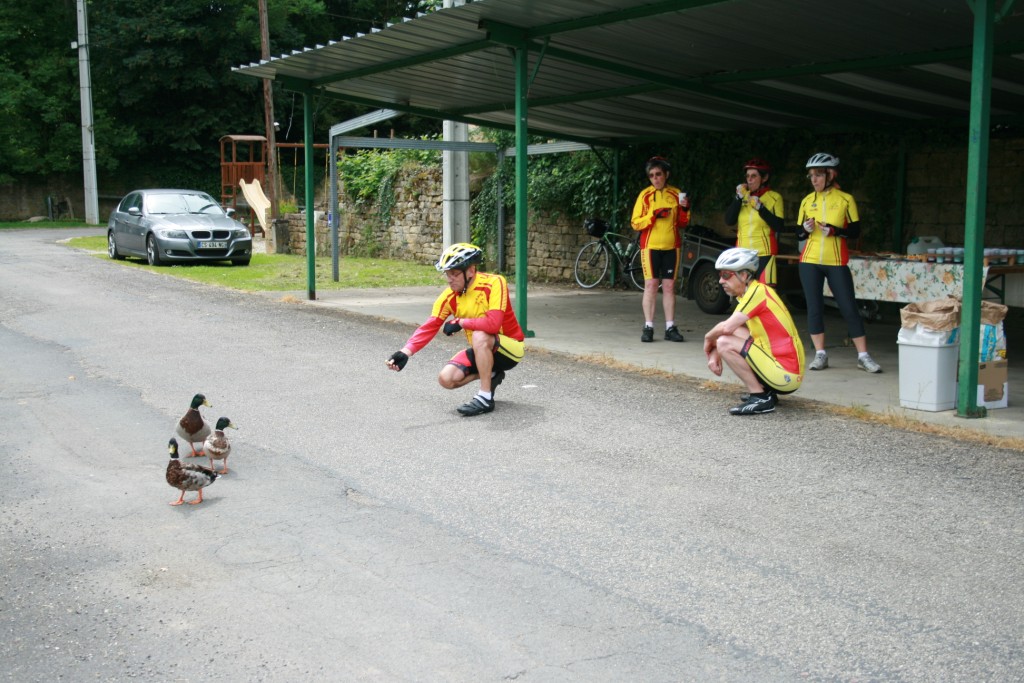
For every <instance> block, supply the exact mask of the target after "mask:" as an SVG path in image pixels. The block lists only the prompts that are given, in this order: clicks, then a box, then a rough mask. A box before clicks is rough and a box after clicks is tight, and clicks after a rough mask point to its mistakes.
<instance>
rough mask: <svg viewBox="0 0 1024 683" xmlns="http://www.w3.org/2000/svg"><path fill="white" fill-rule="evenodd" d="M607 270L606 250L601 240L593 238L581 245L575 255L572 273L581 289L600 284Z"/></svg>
mask: <svg viewBox="0 0 1024 683" xmlns="http://www.w3.org/2000/svg"><path fill="white" fill-rule="evenodd" d="M607 272H608V250H607V249H606V248H605V246H604V244H602V243H601V240H594V241H593V242H588V243H587V244H584V245H583V248H582V249H580V253H579V254H578V255H577V256H576V266H575V267H574V268H573V275H575V276H576V284H578V285H579V286H580V287H582V288H583V289H590V288H592V287H596V286H597V285H598V284H600V282H601V280H603V279H604V276H605V274H607Z"/></svg>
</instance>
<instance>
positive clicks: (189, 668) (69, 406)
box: [0, 231, 1024, 681]
mask: <svg viewBox="0 0 1024 683" xmlns="http://www.w3.org/2000/svg"><path fill="white" fill-rule="evenodd" d="M68 234H69V233H68V232H67V231H59V232H58V231H16V232H11V231H2V232H0V352H2V361H0V424H2V425H3V428H2V439H0V472H2V474H0V477H2V478H0V482H2V486H0V513H2V514H0V519H2V523H0V560H2V564H3V572H2V578H0V585H2V595H0V661H2V662H3V666H2V668H0V670H2V672H3V673H2V676H3V678H4V679H5V680H17V681H57V680H70V681H83V680H98V681H122V680H127V679H138V680H143V681H199V680H204V681H206V680H224V681H298V680H325V681H501V680H517V681H768V680H771V681H787V680H799V681H805V680H830V681H937V680H943V681H983V680H984V681H1013V680H1022V678H1024V673H1022V672H1024V648H1022V640H1024V575H1022V572H1021V569H1020V568H1021V567H1022V566H1024V515H1022V503H1021V491H1022V490H1024V460H1022V458H1024V456H1022V455H1021V454H1019V453H1014V452H1010V451H1001V450H996V449H991V448H986V447H982V446H978V445H968V444H965V443H960V442H956V441H951V440H946V439H941V438H936V437H932V436H927V435H921V434H912V433H904V432H900V431H894V430H892V429H890V428H886V427H881V426H878V425H874V424H870V423H866V422H860V421H857V420H852V419H848V418H843V417H838V416H835V415H833V414H830V413H829V412H828V410H827V409H817V408H815V407H813V406H804V405H801V406H787V408H786V410H781V411H778V412H776V413H774V414H772V415H765V416H756V417H751V418H743V419H740V418H730V417H729V416H728V415H725V414H724V411H723V397H722V395H721V394H717V393H715V392H713V391H708V390H704V389H702V388H701V387H700V386H699V385H698V384H697V383H695V382H692V381H687V380H685V379H684V378H673V379H668V378H664V377H648V376H642V375H640V374H630V373H626V372H622V371H620V370H615V369H608V368H604V367H600V366H597V365H591V364H587V363H582V362H577V361H574V360H572V359H570V358H566V357H561V356H557V355H552V354H539V353H533V354H530V353H529V352H528V356H527V360H526V361H525V362H524V363H523V364H522V365H521V366H520V367H519V368H517V369H516V370H514V371H513V372H510V373H509V377H508V379H507V380H506V381H505V383H504V384H503V385H502V386H501V388H500V389H499V390H498V393H497V398H498V409H497V411H496V412H495V413H493V414H491V415H486V416H481V417H477V418H470V419H466V418H461V417H459V416H458V415H457V414H456V413H455V411H454V408H455V407H456V406H457V405H458V404H459V403H461V402H463V401H465V400H467V399H468V398H469V397H470V396H471V393H472V392H471V390H470V389H468V388H467V389H464V390H461V391H456V392H447V391H444V390H443V389H441V388H440V387H439V386H438V385H437V383H436V381H435V375H436V372H437V370H438V368H439V367H440V365H441V364H442V363H443V362H444V361H445V360H446V359H447V358H448V357H449V356H450V355H452V354H453V353H454V352H455V350H456V348H457V343H458V342H457V341H456V340H454V339H447V338H444V337H440V338H438V339H437V340H435V342H434V344H432V345H431V346H430V347H428V348H427V349H426V350H424V351H423V352H422V353H421V354H419V355H417V356H416V357H415V358H414V359H413V360H412V361H411V362H410V364H409V366H408V367H407V368H406V369H405V371H403V372H401V373H393V372H389V371H388V370H386V368H385V367H384V359H385V358H386V357H387V355H389V354H390V352H391V351H393V350H395V349H397V348H399V347H400V346H401V344H402V342H403V341H405V339H406V338H407V336H408V334H409V332H410V331H411V330H410V328H408V327H405V326H402V325H398V324H394V323H388V322H383V321H379V320H375V319H370V318H366V317H358V316H353V315H351V314H344V313H341V312H332V311H324V310H319V309H316V310H314V309H313V308H312V307H307V306H304V305H302V304H300V303H298V304H297V303H289V302H285V301H276V300H274V299H273V298H270V297H263V296H257V295H248V294H242V293H236V292H230V291H224V290H219V289H216V288H210V287H205V286H199V285H194V284H190V283H187V282H185V281H182V280H178V279H176V278H173V277H170V276H166V275H153V274H150V273H148V272H144V271H140V270H137V269H131V268H126V267H123V266H121V265H119V264H115V263H112V262H109V261H107V260H105V259H98V258H96V257H94V256H90V255H87V254H84V253H82V252H79V251H75V250H72V249H68V248H66V247H63V246H59V245H57V244H55V240H56V239H59V238H61V237H66V236H68ZM426 313H427V311H424V315H426ZM197 392H202V393H204V394H206V396H207V397H208V398H209V400H210V402H211V403H212V404H213V408H212V409H204V414H205V416H206V417H207V419H209V420H210V421H211V422H212V421H215V420H216V418H217V417H219V416H221V415H225V416H228V417H230V418H231V419H232V421H233V422H234V423H235V424H236V425H238V427H239V429H238V431H235V432H230V436H231V437H232V438H233V443H234V447H235V451H234V454H233V455H232V456H231V460H230V466H231V473H230V474H228V475H226V476H224V477H222V478H221V479H220V480H218V481H217V482H215V483H214V484H213V486H211V487H210V488H208V489H207V490H206V495H205V498H206V500H205V502H204V503H203V504H202V505H198V506H189V505H183V506H181V507H171V506H169V505H168V503H169V502H170V501H172V500H174V499H175V498H176V497H177V491H175V490H173V489H171V488H170V487H169V486H167V484H166V483H165V482H164V475H163V472H164V469H165V467H166V463H167V452H166V443H167V439H168V438H169V436H170V435H171V434H172V431H173V426H174V424H175V422H176V420H177V418H178V417H180V416H181V414H182V413H183V412H184V411H185V409H186V408H187V407H188V403H189V400H190V399H191V397H192V395H193V394H195V393H197ZM189 495H190V496H191V495H192V494H189Z"/></svg>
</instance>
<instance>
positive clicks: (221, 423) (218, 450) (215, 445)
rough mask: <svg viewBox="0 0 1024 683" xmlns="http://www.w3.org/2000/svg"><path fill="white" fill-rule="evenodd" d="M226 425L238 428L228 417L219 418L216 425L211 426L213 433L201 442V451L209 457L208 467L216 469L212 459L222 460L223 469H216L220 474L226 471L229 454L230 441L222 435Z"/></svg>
mask: <svg viewBox="0 0 1024 683" xmlns="http://www.w3.org/2000/svg"><path fill="white" fill-rule="evenodd" d="M228 427H231V429H238V427H236V426H235V425H233V424H232V423H231V420H230V419H229V418H226V417H222V418H220V419H219V420H217V426H216V427H214V428H213V434H210V435H209V436H208V437H206V442H205V443H203V451H205V452H206V455H207V456H208V457H209V458H210V467H212V468H213V469H215V470H216V469H217V467H216V466H215V465H214V464H213V461H214V460H223V461H224V469H222V470H217V471H218V472H219V473H220V474H227V473H228V456H229V455H231V442H230V441H228V437H226V436H225V435H224V430H225V429H227V428H228Z"/></svg>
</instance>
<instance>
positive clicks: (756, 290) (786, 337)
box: [736, 280, 805, 381]
mask: <svg viewBox="0 0 1024 683" xmlns="http://www.w3.org/2000/svg"><path fill="white" fill-rule="evenodd" d="M736 310H737V311H740V312H741V313H743V314H744V315H746V316H747V317H748V318H749V320H748V321H747V330H749V331H750V336H751V338H752V339H753V340H754V343H755V344H757V345H758V346H759V347H760V348H761V349H762V350H764V351H767V352H769V353H770V354H771V355H772V357H774V358H775V360H777V361H778V362H779V365H781V366H782V367H783V368H785V369H786V370H788V371H789V372H791V373H793V374H795V375H797V376H798V378H799V380H798V381H800V380H802V378H803V374H804V363H805V359H804V345H803V342H802V341H800V332H799V331H798V330H797V328H796V324H795V323H794V322H793V316H792V315H790V313H789V309H788V308H786V305H785V304H784V303H782V300H781V299H780V298H779V294H778V293H777V292H776V291H775V290H774V289H773V288H772V287H769V286H767V285H766V284H764V283H763V282H757V281H756V280H755V281H754V282H751V283H750V286H749V287H747V291H746V292H744V293H743V295H742V296H740V297H739V299H738V300H737V305H736Z"/></svg>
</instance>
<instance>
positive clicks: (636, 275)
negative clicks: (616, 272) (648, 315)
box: [626, 249, 644, 292]
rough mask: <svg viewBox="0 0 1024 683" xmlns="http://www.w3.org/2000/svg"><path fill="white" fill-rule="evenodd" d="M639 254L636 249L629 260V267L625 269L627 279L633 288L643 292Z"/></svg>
mask: <svg viewBox="0 0 1024 683" xmlns="http://www.w3.org/2000/svg"><path fill="white" fill-rule="evenodd" d="M640 255H641V252H640V250H639V249H637V250H636V251H635V252H633V258H631V259H629V266H628V267H627V268H626V273H627V277H628V278H629V281H630V282H632V283H633V286H634V287H636V288H637V289H639V290H640V291H641V292H642V291H644V264H643V260H642V259H641V256H640Z"/></svg>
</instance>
